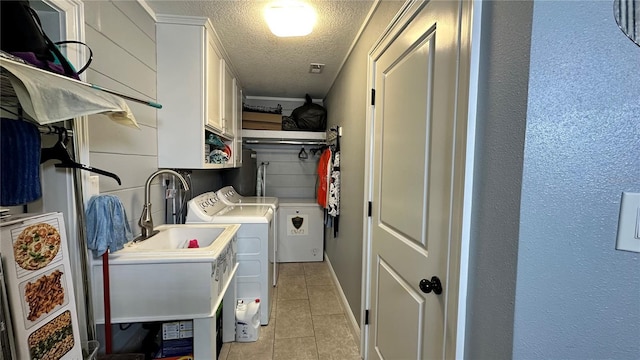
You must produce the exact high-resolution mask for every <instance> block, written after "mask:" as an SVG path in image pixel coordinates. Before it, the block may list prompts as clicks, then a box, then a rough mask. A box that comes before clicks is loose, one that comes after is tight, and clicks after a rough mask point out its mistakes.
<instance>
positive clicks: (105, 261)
mask: <svg viewBox="0 0 640 360" xmlns="http://www.w3.org/2000/svg"><path fill="white" fill-rule="evenodd" d="M102 288H103V291H102V292H103V295H104V338H105V353H106V354H111V294H110V291H109V289H110V286H109V250H107V251H105V253H104V254H102Z"/></svg>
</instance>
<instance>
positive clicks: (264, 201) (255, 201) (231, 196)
mask: <svg viewBox="0 0 640 360" xmlns="http://www.w3.org/2000/svg"><path fill="white" fill-rule="evenodd" d="M216 195H218V199H219V200H220V201H222V202H224V203H225V204H227V205H231V206H239V205H241V206H270V207H271V208H272V209H273V226H274V234H276V240H275V244H274V247H273V258H274V259H278V239H277V235H278V234H279V232H278V225H279V224H280V222H279V221H278V207H279V204H280V201H279V200H278V198H277V197H270V196H242V195H240V194H238V192H237V191H236V189H234V188H233V186H225V187H223V188H221V189H220V190H218V191H216ZM277 281H278V267H277V266H276V267H275V268H274V270H273V286H276V284H277Z"/></svg>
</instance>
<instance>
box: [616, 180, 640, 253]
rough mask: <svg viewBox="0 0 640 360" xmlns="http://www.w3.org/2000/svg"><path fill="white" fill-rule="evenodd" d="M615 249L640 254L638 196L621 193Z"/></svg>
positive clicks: (639, 197)
mask: <svg viewBox="0 0 640 360" xmlns="http://www.w3.org/2000/svg"><path fill="white" fill-rule="evenodd" d="M616 249H618V250H624V251H633V252H640V194H637V193H630V192H623V193H622V199H621V201H620V218H619V219H618V238H617V240H616Z"/></svg>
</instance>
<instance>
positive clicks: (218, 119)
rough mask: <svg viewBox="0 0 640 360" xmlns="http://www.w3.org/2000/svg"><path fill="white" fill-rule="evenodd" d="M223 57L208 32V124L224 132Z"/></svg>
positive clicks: (216, 130)
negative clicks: (221, 107)
mask: <svg viewBox="0 0 640 360" xmlns="http://www.w3.org/2000/svg"><path fill="white" fill-rule="evenodd" d="M221 61H222V59H221V57H220V56H219V55H218V52H217V51H216V45H215V43H214V42H213V36H212V35H211V33H209V32H207V84H206V92H207V95H206V111H207V125H209V126H210V127H211V128H212V129H213V130H214V132H217V133H220V134H221V133H222V132H223V131H224V122H223V121H222V114H221V111H220V110H221V109H220V97H221V90H222V86H221V80H222V79H221V77H220V67H221V66H222V63H221Z"/></svg>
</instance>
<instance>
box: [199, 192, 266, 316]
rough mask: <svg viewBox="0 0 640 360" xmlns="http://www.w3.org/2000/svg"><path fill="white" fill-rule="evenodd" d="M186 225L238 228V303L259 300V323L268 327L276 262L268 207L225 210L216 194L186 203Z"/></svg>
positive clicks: (228, 208)
mask: <svg viewBox="0 0 640 360" xmlns="http://www.w3.org/2000/svg"><path fill="white" fill-rule="evenodd" d="M186 223H214V224H240V229H239V230H238V232H237V238H238V253H237V258H238V271H237V275H236V277H237V294H238V295H237V296H238V299H243V300H247V301H252V300H255V299H257V298H259V299H260V323H261V324H262V325H267V324H268V323H269V318H270V315H271V299H272V296H273V286H271V283H270V280H271V279H273V271H274V269H275V267H276V262H275V257H274V256H275V252H274V248H275V236H276V233H275V225H274V222H273V209H272V208H271V207H270V206H228V205H225V204H224V203H223V202H222V201H220V199H219V198H218V196H217V195H216V193H215V192H208V193H204V194H201V195H198V196H196V197H195V198H193V199H191V200H189V202H188V210H187V219H186Z"/></svg>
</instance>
